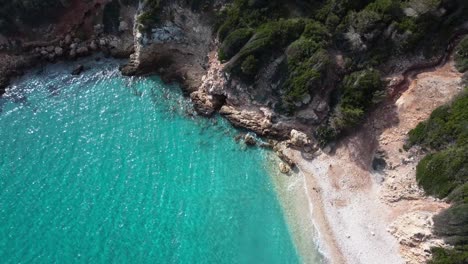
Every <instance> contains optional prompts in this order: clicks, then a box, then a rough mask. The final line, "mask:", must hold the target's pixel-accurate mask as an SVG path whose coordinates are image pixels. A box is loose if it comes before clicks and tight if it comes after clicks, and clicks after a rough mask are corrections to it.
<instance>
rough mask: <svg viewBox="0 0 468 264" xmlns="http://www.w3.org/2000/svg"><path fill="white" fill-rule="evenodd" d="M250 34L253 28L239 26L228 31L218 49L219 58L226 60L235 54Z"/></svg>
mask: <svg viewBox="0 0 468 264" xmlns="http://www.w3.org/2000/svg"><path fill="white" fill-rule="evenodd" d="M252 35H253V30H251V29H248V28H241V29H238V30H235V31H233V32H232V33H230V34H229V35H228V36H227V38H226V39H225V40H224V42H223V44H222V45H221V47H220V49H219V52H218V56H219V60H221V61H226V60H229V59H230V58H232V56H234V55H236V54H237V53H238V52H239V51H240V49H241V48H242V47H243V46H244V45H245V43H247V41H248V40H249V39H250V37H252Z"/></svg>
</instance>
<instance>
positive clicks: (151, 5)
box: [138, 0, 161, 30]
mask: <svg viewBox="0 0 468 264" xmlns="http://www.w3.org/2000/svg"><path fill="white" fill-rule="evenodd" d="M160 2H161V0H145V1H144V5H145V7H144V12H143V13H142V14H140V15H139V16H138V23H140V24H141V25H142V26H143V29H144V30H148V29H149V28H150V27H151V26H153V25H154V24H155V23H157V21H158V13H159V11H160V8H161V7H160V4H161V3H160Z"/></svg>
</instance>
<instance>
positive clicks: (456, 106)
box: [408, 90, 468, 150]
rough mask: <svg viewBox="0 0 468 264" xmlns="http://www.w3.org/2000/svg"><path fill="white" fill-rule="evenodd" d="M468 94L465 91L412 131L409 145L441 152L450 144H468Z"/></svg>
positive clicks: (436, 110)
mask: <svg viewBox="0 0 468 264" xmlns="http://www.w3.org/2000/svg"><path fill="white" fill-rule="evenodd" d="M467 127H468V92H467V90H465V91H464V92H463V93H462V94H461V95H460V96H458V97H457V98H456V99H455V100H454V102H453V103H452V104H451V105H447V106H441V107H438V108H437V109H435V110H434V111H433V112H432V114H431V116H430V118H429V119H428V120H427V121H424V122H422V123H419V124H418V125H417V126H416V128H414V129H413V130H411V131H410V132H409V133H408V134H409V139H408V145H409V146H412V145H415V144H418V145H421V146H423V147H427V148H431V149H435V150H440V149H443V148H446V147H447V146H448V145H450V144H459V145H465V144H467V143H468V130H467V129H466V128H467Z"/></svg>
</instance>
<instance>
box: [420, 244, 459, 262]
mask: <svg viewBox="0 0 468 264" xmlns="http://www.w3.org/2000/svg"><path fill="white" fill-rule="evenodd" d="M431 252H432V255H433V258H432V260H429V261H428V262H427V263H428V264H465V263H468V246H460V247H455V248H454V249H447V248H441V247H437V248H432V249H431Z"/></svg>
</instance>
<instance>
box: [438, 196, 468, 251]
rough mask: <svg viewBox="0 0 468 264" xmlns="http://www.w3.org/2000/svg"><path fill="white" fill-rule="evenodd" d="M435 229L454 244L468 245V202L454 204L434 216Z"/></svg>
mask: <svg viewBox="0 0 468 264" xmlns="http://www.w3.org/2000/svg"><path fill="white" fill-rule="evenodd" d="M434 231H435V233H436V234H437V235H439V236H443V237H444V238H445V241H446V242H448V243H450V244H452V245H465V246H468V204H467V203H457V204H454V205H452V206H450V207H449V208H448V209H446V210H444V211H442V212H441V213H440V214H438V215H436V216H434Z"/></svg>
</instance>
